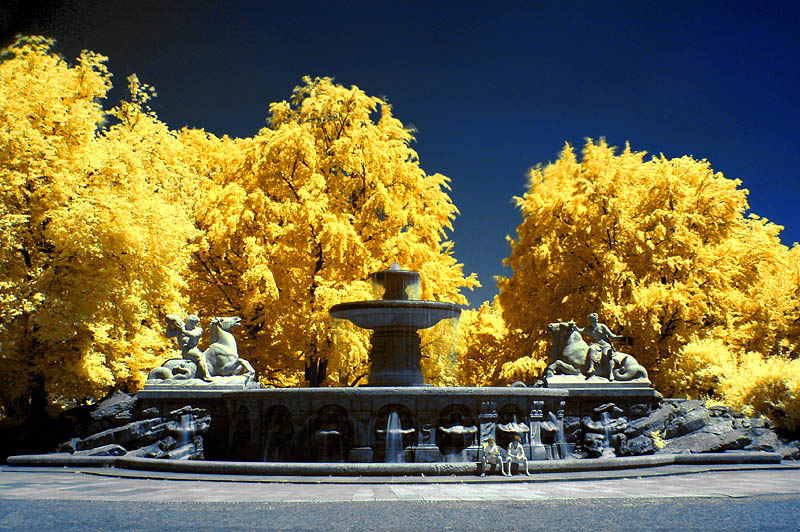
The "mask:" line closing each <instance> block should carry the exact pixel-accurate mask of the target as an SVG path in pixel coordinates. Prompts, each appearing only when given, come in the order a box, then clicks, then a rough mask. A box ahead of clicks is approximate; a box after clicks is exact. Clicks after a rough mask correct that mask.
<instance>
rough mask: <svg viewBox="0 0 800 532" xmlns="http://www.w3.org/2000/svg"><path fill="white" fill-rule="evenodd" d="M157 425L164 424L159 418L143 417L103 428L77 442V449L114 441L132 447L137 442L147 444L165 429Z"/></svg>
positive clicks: (157, 437)
mask: <svg viewBox="0 0 800 532" xmlns="http://www.w3.org/2000/svg"><path fill="white" fill-rule="evenodd" d="M159 425H164V423H163V421H162V419H161V418H152V419H144V420H142V421H134V422H132V423H128V424H127V425H123V426H122V427H117V428H113V429H108V430H104V431H102V432H98V433H97V434H93V435H91V436H88V437H86V438H83V439H82V440H79V441H78V442H77V448H78V450H79V451H80V450H85V449H93V448H95V447H100V446H101V445H108V444H110V443H116V444H119V445H122V446H128V448H132V447H134V446H137V447H138V446H140V445H137V444H149V443H153V442H154V441H156V440H158V439H159V438H160V437H161V435H162V434H163V433H164V431H165V430H166V429H165V428H163V429H160V430H159V429H157V427H158V426H159Z"/></svg>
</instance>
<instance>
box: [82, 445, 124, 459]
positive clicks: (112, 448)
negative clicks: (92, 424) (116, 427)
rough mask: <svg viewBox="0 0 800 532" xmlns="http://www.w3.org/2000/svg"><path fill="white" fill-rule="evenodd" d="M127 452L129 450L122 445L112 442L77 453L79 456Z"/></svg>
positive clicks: (110, 454)
mask: <svg viewBox="0 0 800 532" xmlns="http://www.w3.org/2000/svg"><path fill="white" fill-rule="evenodd" d="M127 452H128V451H127V450H126V449H125V447H123V446H122V445H117V444H116V443H112V444H109V445H101V446H100V447H95V448H94V449H86V450H85V451H76V452H75V454H76V455H78V456H122V455H123V454H126V453H127Z"/></svg>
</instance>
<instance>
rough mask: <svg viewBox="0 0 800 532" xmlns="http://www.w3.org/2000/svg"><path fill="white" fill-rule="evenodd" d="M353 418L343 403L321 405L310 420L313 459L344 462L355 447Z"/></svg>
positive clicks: (310, 441)
mask: <svg viewBox="0 0 800 532" xmlns="http://www.w3.org/2000/svg"><path fill="white" fill-rule="evenodd" d="M353 433H354V427H353V420H352V418H351V417H350V414H349V413H348V412H347V410H346V409H345V408H344V407H342V406H341V405H337V404H328V405H325V406H323V407H321V408H320V409H319V410H317V411H316V413H315V414H314V415H313V416H312V417H311V419H310V420H309V438H310V440H309V445H310V449H311V453H310V454H311V459H312V460H314V461H316V462H344V461H345V460H346V459H347V453H348V452H349V451H350V449H352V448H353Z"/></svg>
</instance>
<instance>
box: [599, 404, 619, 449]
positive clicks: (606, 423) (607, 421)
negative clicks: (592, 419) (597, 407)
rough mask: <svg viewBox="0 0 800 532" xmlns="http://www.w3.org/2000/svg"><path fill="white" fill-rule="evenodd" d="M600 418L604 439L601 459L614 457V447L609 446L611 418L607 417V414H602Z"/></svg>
mask: <svg viewBox="0 0 800 532" xmlns="http://www.w3.org/2000/svg"><path fill="white" fill-rule="evenodd" d="M600 418H601V420H602V422H603V431H604V432H605V437H606V439H605V441H604V446H603V458H611V457H614V456H616V453H615V452H614V447H613V446H612V445H611V416H609V415H608V412H603V414H602V415H601V416H600Z"/></svg>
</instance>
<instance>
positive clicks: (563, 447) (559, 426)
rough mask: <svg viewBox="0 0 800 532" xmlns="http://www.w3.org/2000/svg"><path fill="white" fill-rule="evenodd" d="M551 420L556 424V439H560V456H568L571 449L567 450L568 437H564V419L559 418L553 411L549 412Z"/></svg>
mask: <svg viewBox="0 0 800 532" xmlns="http://www.w3.org/2000/svg"><path fill="white" fill-rule="evenodd" d="M549 415H550V420H551V421H552V422H553V424H554V425H555V426H556V441H558V450H559V457H560V458H562V459H564V458H567V455H568V454H569V451H568V450H567V439H566V438H565V437H564V421H563V420H561V419H558V417H556V415H555V414H554V413H553V412H549Z"/></svg>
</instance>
